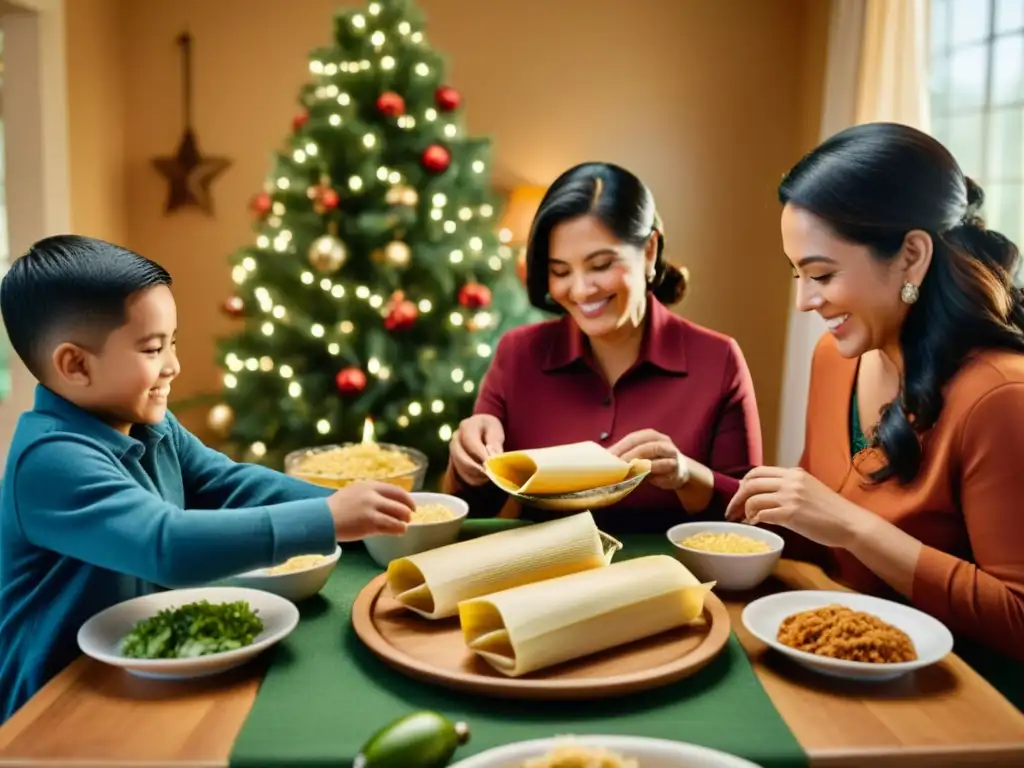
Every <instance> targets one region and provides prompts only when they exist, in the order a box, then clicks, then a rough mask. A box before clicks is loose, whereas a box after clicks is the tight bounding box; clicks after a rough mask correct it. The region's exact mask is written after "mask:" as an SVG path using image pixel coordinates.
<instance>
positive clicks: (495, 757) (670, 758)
mask: <svg viewBox="0 0 1024 768" xmlns="http://www.w3.org/2000/svg"><path fill="white" fill-rule="evenodd" d="M566 743H572V744H578V745H580V746H583V747H603V748H604V749H607V750H609V751H612V752H617V753H618V754H620V755H623V756H624V757H630V758H633V759H634V760H636V761H637V762H639V763H640V768H759V766H758V765H757V764H756V763H752V762H750V761H749V760H744V759H742V758H739V757H735V756H733V755H729V754H726V753H725V752H719V751H718V750H716V749H708V748H707V747H698V746H697V745H695V744H687V743H685V742H682V741H668V740H666V739H648V738H643V737H640V736H574V737H571V739H570V738H568V737H566V738H552V739H534V740H532V741H520V742H518V743H516V744H507V745H506V746H504V747H495V748H494V749H489V750H487V751H486V752H481V753H480V754H478V755H473V756H472V757H467V758H466V759H465V760H460V761H459V762H457V763H455V764H454V765H453V766H451V768H518V766H520V765H522V764H523V762H525V761H526V760H529V759H530V758H536V757H543V756H544V755H545V754H547V753H548V752H550V751H551V750H552V749H554V748H555V747H558V746H561V745H563V744H566Z"/></svg>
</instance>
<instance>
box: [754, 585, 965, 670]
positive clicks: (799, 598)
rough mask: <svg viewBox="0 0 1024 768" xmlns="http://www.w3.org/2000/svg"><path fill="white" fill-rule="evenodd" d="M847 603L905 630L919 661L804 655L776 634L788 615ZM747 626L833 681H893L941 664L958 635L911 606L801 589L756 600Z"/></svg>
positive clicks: (845, 594) (846, 594) (853, 593)
mask: <svg viewBox="0 0 1024 768" xmlns="http://www.w3.org/2000/svg"><path fill="white" fill-rule="evenodd" d="M832 604H839V605H845V606H846V607H848V608H851V609H853V610H855V611H865V612H867V613H872V614H874V615H875V616H877V617H878V618H880V619H881V620H882V621H885V622H888V623H889V624H892V625H893V626H894V627H897V628H899V629H902V630H903V631H904V632H906V633H907V635H909V637H910V639H911V641H913V643H914V647H915V648H916V650H917V660H915V661H904V662H898V663H893V664H872V663H870V662H866V661H846V660H845V659H832V658H829V657H827V656H818V655H817V654H813V653H808V652H806V651H798V650H796V649H795V648H790V647H789V646H788V645H783V644H782V643H780V642H779V641H778V640H777V639H776V636H777V635H778V632H779V625H780V624H782V620H783V619H785V618H786V617H787V616H791V615H792V614H794V613H799V612H801V611H812V610H814V609H816V608H823V607H824V606H826V605H832ZM741 618H742V621H743V626H745V627H746V628H747V629H748V630H749V631H750V633H751V634H752V635H754V637H756V638H757V639H758V640H760V641H761V642H762V643H764V644H765V645H767V646H769V647H770V648H773V649H775V650H776V651H778V652H779V653H782V654H785V655H786V656H788V657H789V658H791V659H793V661H795V662H797V663H798V664H800V665H802V666H804V667H807V668H808V669H811V670H814V671H815V672H820V673H821V674H823V675H829V676H831V677H842V678H846V679H849V680H892V679H894V678H896V677H899V676H900V675H904V674H906V673H907V672H911V671H913V670H915V669H921V668H922V667H927V666H929V665H931V664H934V663H935V662H937V661H940V660H941V659H942V658H943V657H944V656H946V654H948V653H949V652H950V651H952V650H953V635H952V633H951V632H950V631H949V630H948V629H947V628H946V626H945V625H944V624H942V622H940V621H938V620H937V619H935V618H933V617H932V616H929V615H928V614H927V613H923V612H922V611H919V610H917V609H916V608H911V607H910V606H907V605H903V604H901V603H896V602H893V601H891V600H883V599H882V598H880V597H872V596H870V595H862V594H859V593H857V592H830V591H819V590H798V591H795V592H779V593H778V594H774V595H768V596H767V597H762V598H760V599H758V600H754V601H753V602H752V603H750V604H749V605H747V606H746V607H745V608H744V609H743V614H742V617H741Z"/></svg>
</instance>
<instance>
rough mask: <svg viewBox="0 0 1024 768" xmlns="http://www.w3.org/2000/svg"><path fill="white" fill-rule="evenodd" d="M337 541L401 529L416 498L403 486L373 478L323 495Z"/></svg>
mask: <svg viewBox="0 0 1024 768" xmlns="http://www.w3.org/2000/svg"><path fill="white" fill-rule="evenodd" d="M327 504H328V506H330V508H331V515H332V517H334V533H335V535H336V536H337V537H338V541H356V540H358V539H362V538H364V537H366V536H372V535H374V534H378V533H383V534H399V533H405V524H406V523H407V522H409V520H410V519H411V518H412V512H413V510H414V509H416V502H414V501H413V500H412V496H410V495H409V493H408V492H407V491H406V490H405V489H404V488H399V487H398V486H397V485H392V484H391V483H382V482H379V481H377V480H361V481H359V482H356V483H352V484H351V485H347V486H345V487H344V488H342V489H341V490H340V491H338V492H337V493H334V494H332V495H331V496H329V497H328V498H327Z"/></svg>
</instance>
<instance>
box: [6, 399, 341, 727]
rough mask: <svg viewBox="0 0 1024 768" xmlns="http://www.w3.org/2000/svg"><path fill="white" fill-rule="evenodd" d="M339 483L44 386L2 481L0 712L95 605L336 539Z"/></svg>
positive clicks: (66, 656) (74, 651)
mask: <svg viewBox="0 0 1024 768" xmlns="http://www.w3.org/2000/svg"><path fill="white" fill-rule="evenodd" d="M332 492H333V491H332V490H331V489H329V488H321V487H319V486H315V485H311V484H309V483H305V482H302V481H300V480H295V479H293V478H290V477H287V476H286V475H283V474H281V473H279V472H275V471H273V470H271V469H268V468H265V467H260V466H257V465H253V464H240V463H236V462H234V461H232V460H231V459H229V458H228V457H227V456H225V455H224V454H222V453H220V452H218V451H215V450H212V449H210V448H207V447H206V446H205V445H203V443H202V442H201V441H200V440H199V439H198V438H196V437H195V436H194V435H193V434H191V433H190V432H189V431H188V430H186V429H185V428H184V427H182V426H181V424H179V423H178V420H177V419H175V418H174V416H173V415H171V414H170V413H169V412H168V414H167V417H166V418H165V419H164V421H162V422H161V423H159V424H156V425H151V426H150V425H141V426H136V427H134V428H133V429H132V431H131V434H130V435H126V434H124V433H122V432H118V431H117V430H116V429H113V428H112V427H110V426H108V425H107V424H105V423H103V422H102V421H100V420H99V419H97V418H96V417H95V416H93V415H91V414H89V413H88V412H86V411H84V410H82V409H81V408H79V407H78V406H76V405H74V404H73V403H71V402H69V401H67V400H65V399H64V398H62V397H60V396H59V395H57V394H55V393H54V392H53V391H51V390H49V389H47V388H46V387H43V386H38V387H37V389H36V399H35V407H34V408H33V410H31V411H29V412H27V413H25V414H22V416H21V418H20V420H19V422H18V426H17V429H16V430H15V433H14V438H13V440H12V441H11V449H10V453H9V455H8V458H7V465H6V469H5V473H4V478H3V483H2V486H0V722H3V721H6V720H7V719H8V718H9V717H10V716H11V715H12V714H13V713H14V712H15V710H17V709H18V708H19V707H21V706H22V705H23V704H24V703H25V702H26V701H27V700H28V699H29V698H30V697H31V696H32V695H33V694H35V693H36V691H37V690H39V688H41V687H42V686H43V685H44V684H45V683H46V682H47V681H48V680H49V679H50V678H51V677H53V676H54V675H55V674H57V673H58V672H59V671H60V670H62V669H63V668H64V667H65V666H67V664H68V663H70V662H71V661H73V660H74V659H75V657H76V656H77V655H78V652H79V651H78V647H77V640H76V634H77V632H78V628H79V627H80V626H81V625H82V624H83V623H84V622H85V621H86V620H87V619H88V618H90V617H91V616H93V615H94V614H95V613H97V612H99V611H101V610H104V609H105V608H108V607H110V606H112V605H114V604H116V603H118V602H120V601H122V600H126V599H129V598H132V597H136V596H138V595H140V594H144V593H146V592H148V591H151V590H152V589H153V588H155V587H156V586H157V585H159V586H161V587H183V586H192V585H198V584H203V583H204V582H209V581H212V580H216V579H220V578H223V577H226V576H230V575H233V574H236V573H241V572H243V571H247V570H251V569H253V568H261V567H266V566H270V565H273V564H277V563H280V562H282V561H284V560H286V559H288V558H289V557H293V556H295V555H302V554H329V553H331V552H333V551H334V547H335V539H336V537H335V534H334V524H333V521H332V518H331V513H330V509H329V508H328V506H327V501H326V497H327V496H329V495H330V494H331V493H332Z"/></svg>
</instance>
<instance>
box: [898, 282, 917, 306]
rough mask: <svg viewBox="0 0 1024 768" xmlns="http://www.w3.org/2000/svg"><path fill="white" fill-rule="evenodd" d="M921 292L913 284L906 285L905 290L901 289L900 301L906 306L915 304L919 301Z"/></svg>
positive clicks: (904, 285)
mask: <svg viewBox="0 0 1024 768" xmlns="http://www.w3.org/2000/svg"><path fill="white" fill-rule="evenodd" d="M919 295H920V292H919V291H918V290H917V286H916V285H914V284H913V283H904V284H903V288H901V289H900V299H901V300H902V301H903V303H904V304H913V303H914V302H915V301H917V297H918V296H919Z"/></svg>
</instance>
